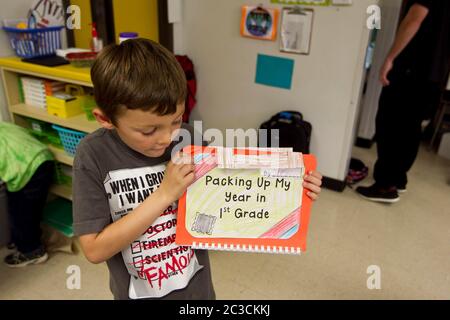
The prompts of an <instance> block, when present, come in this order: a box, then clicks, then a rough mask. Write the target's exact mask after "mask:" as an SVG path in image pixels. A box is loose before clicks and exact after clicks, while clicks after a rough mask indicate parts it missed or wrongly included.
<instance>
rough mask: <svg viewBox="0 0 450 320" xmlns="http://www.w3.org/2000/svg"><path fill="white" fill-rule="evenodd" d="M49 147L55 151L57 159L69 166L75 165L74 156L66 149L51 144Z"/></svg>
mask: <svg viewBox="0 0 450 320" xmlns="http://www.w3.org/2000/svg"><path fill="white" fill-rule="evenodd" d="M48 149H49V150H50V151H51V152H52V153H53V155H54V156H55V160H56V161H58V162H61V163H64V164H67V165H68V166H73V160H74V158H73V157H72V156H69V155H68V154H67V153H66V152H65V151H64V149H58V148H56V147H55V146H52V145H49V146H48Z"/></svg>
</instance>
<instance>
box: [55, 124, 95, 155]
mask: <svg viewBox="0 0 450 320" xmlns="http://www.w3.org/2000/svg"><path fill="white" fill-rule="evenodd" d="M52 127H53V129H55V130H56V131H58V134H59V137H60V138H61V142H62V145H63V147H64V151H66V153H67V154H69V155H71V156H73V157H74V156H75V152H76V150H77V146H78V144H79V143H80V141H81V139H83V138H84V137H85V136H86V135H87V134H86V133H84V132H79V131H75V130H70V129H66V128H63V127H60V126H57V125H55V124H54V125H52Z"/></svg>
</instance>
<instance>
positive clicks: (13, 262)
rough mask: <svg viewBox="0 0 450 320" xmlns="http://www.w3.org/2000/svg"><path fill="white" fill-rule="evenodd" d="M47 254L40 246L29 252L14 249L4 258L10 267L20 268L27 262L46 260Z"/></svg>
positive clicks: (35, 262)
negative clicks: (14, 250)
mask: <svg viewBox="0 0 450 320" xmlns="http://www.w3.org/2000/svg"><path fill="white" fill-rule="evenodd" d="M47 259H48V254H47V252H45V250H44V249H42V248H40V249H37V250H35V251H33V252H31V253H26V254H24V253H21V252H19V251H16V252H14V253H12V254H10V255H8V256H6V258H5V260H4V261H5V263H6V265H7V266H8V267H11V268H21V267H25V266H27V265H29V264H38V263H43V262H45V261H47Z"/></svg>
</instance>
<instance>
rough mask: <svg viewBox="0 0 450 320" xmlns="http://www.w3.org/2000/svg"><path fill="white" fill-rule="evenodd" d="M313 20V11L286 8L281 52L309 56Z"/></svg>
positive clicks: (282, 26) (283, 12)
mask: <svg viewBox="0 0 450 320" xmlns="http://www.w3.org/2000/svg"><path fill="white" fill-rule="evenodd" d="M313 18H314V11H313V10H312V9H303V8H300V7H294V8H284V9H283V11H282V14H281V37H280V51H282V52H289V53H297V54H305V55H308V54H309V51H310V43H311V35H312V26H313Z"/></svg>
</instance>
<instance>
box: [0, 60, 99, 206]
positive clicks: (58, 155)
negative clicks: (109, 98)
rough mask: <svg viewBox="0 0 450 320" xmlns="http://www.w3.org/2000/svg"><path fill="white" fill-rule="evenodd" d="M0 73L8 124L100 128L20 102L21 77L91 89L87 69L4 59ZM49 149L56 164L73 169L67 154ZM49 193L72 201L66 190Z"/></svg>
mask: <svg viewBox="0 0 450 320" xmlns="http://www.w3.org/2000/svg"><path fill="white" fill-rule="evenodd" d="M0 72H1V79H2V82H3V88H4V91H5V96H6V101H7V108H8V111H9V114H10V116H11V120H12V121H13V122H14V123H15V124H17V125H19V126H22V127H24V128H29V127H30V124H29V122H28V121H26V120H25V119H26V118H32V119H36V120H40V121H44V122H47V123H51V124H56V125H59V126H63V127H66V128H69V129H73V130H77V131H81V132H86V133H90V132H93V131H95V130H96V129H98V128H99V125H98V124H97V122H95V121H88V120H87V118H86V115H85V114H84V113H83V114H80V115H77V116H74V117H70V118H67V119H64V118H60V117H56V116H53V115H50V114H48V113H47V111H46V110H44V109H40V108H38V107H33V106H29V105H26V104H25V103H23V102H22V101H21V99H20V88H19V78H20V77H21V76H33V77H36V78H41V79H48V80H56V81H62V82H65V83H68V84H77V85H82V86H85V87H92V82H91V79H90V69H89V68H75V67H73V66H71V65H64V66H58V67H45V66H39V65H35V64H31V63H26V62H22V61H21V60H20V58H17V57H6V58H0ZM49 149H50V151H51V152H52V153H53V155H54V156H55V160H56V161H58V162H61V163H63V164H65V165H68V166H73V157H72V156H70V155H68V154H66V153H65V151H64V150H63V149H59V148H57V147H54V146H52V145H49ZM50 192H51V193H52V194H54V195H57V196H59V197H62V198H65V199H68V200H72V190H71V188H70V187H69V186H66V185H57V184H55V185H53V186H52V187H51V188H50Z"/></svg>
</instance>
